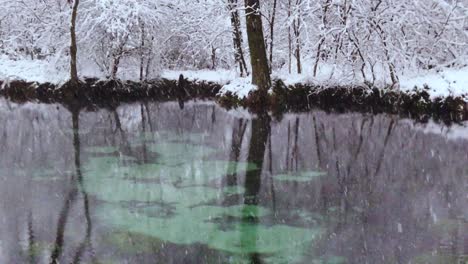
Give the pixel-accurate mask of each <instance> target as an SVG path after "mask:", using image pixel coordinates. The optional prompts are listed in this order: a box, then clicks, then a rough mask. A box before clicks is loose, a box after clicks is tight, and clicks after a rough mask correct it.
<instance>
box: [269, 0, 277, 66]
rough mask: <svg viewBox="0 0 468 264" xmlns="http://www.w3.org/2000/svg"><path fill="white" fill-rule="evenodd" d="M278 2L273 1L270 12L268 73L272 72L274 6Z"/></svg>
mask: <svg viewBox="0 0 468 264" xmlns="http://www.w3.org/2000/svg"><path fill="white" fill-rule="evenodd" d="M277 4H278V2H277V0H274V1H273V10H272V12H271V20H270V59H269V61H270V73H271V72H272V71H273V47H274V42H275V20H276V6H277Z"/></svg>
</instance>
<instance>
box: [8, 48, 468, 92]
mask: <svg viewBox="0 0 468 264" xmlns="http://www.w3.org/2000/svg"><path fill="white" fill-rule="evenodd" d="M86 68H89V67H86ZM304 72H305V73H304V74H294V73H293V74H289V73H288V72H287V71H285V70H280V71H278V72H274V73H273V76H272V77H273V78H277V79H281V80H283V81H284V82H285V83H286V84H294V83H309V84H310V83H312V84H315V85H322V86H324V87H333V86H339V85H359V84H360V83H359V82H361V80H358V79H356V76H355V75H354V74H353V73H346V72H347V71H345V70H344V69H341V70H340V69H338V68H337V67H336V66H327V65H323V66H322V67H321V68H320V71H319V72H318V74H317V77H316V78H314V77H312V74H311V73H310V72H311V69H309V68H308V67H304ZM81 73H82V74H86V75H87V76H93V74H92V73H91V72H86V73H84V72H81ZM180 74H183V75H184V77H185V78H188V79H189V80H194V81H195V80H198V81H209V82H216V83H219V84H221V85H224V86H223V88H222V90H221V93H226V92H231V93H233V94H235V95H237V96H239V97H240V98H243V97H245V96H247V95H248V94H249V92H250V91H252V90H254V89H256V86H255V85H252V83H251V81H250V77H247V78H240V77H238V74H237V72H236V71H235V70H216V71H214V70H196V71H193V70H192V71H176V70H165V71H163V72H162V74H161V77H163V78H167V79H172V80H177V79H178V78H179V76H180ZM94 75H95V76H97V77H98V75H101V74H97V73H96V74H94ZM67 78H68V72H67V71H64V70H63V68H61V69H59V67H54V66H53V63H50V62H49V61H43V60H11V59H9V58H8V57H7V56H5V55H3V56H2V55H0V80H14V79H21V80H26V81H35V82H51V83H56V84H59V83H63V82H64V81H65V80H66V79H67ZM424 86H427V87H429V90H428V92H429V94H430V95H431V98H433V99H434V98H436V97H447V96H450V95H451V96H462V95H468V66H465V67H463V68H460V69H443V70H440V69H439V70H431V71H421V72H417V73H412V74H405V75H404V76H400V89H401V90H402V91H407V92H411V91H412V90H413V89H414V87H417V88H419V89H422V88H424Z"/></svg>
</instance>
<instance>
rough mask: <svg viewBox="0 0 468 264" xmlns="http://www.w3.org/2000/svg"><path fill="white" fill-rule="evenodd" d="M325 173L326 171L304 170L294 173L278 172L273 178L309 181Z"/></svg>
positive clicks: (284, 180)
mask: <svg viewBox="0 0 468 264" xmlns="http://www.w3.org/2000/svg"><path fill="white" fill-rule="evenodd" d="M326 175H327V173H325V172H321V171H304V172H298V173H294V174H278V175H275V176H274V177H273V178H274V179H275V180H277V181H283V182H309V181H312V180H314V179H317V178H319V177H322V176H326Z"/></svg>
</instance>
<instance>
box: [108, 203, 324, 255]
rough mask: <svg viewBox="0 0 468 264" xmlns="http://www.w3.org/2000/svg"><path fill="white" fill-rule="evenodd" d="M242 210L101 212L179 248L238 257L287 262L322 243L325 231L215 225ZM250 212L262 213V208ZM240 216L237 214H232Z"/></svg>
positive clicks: (114, 222)
mask: <svg viewBox="0 0 468 264" xmlns="http://www.w3.org/2000/svg"><path fill="white" fill-rule="evenodd" d="M241 207H243V206H238V207H227V208H223V207H218V206H198V207H194V208H180V209H177V210H176V213H175V214H174V216H173V217H170V218H158V217H151V216H148V215H145V214H140V213H132V212H130V211H129V210H127V209H125V208H122V207H119V206H115V205H106V206H105V208H103V210H100V213H101V214H100V217H101V218H102V219H103V220H105V221H106V222H108V223H111V224H112V225H114V226H115V227H117V228H120V229H124V230H128V231H129V232H132V233H137V234H140V235H144V236H153V237H156V238H158V239H160V240H163V241H167V242H170V243H174V244H179V245H190V244H194V243H201V244H205V245H207V246H208V247H210V248H213V249H216V250H221V251H226V252H230V253H235V254H250V253H259V254H268V255H272V257H273V256H276V255H277V257H279V256H282V255H283V257H282V259H285V258H286V255H290V256H301V255H303V253H304V250H306V249H307V248H310V246H311V243H312V241H314V240H315V239H318V237H319V236H320V234H321V233H322V232H323V231H322V230H321V229H319V228H317V229H305V228H297V227H291V226H286V225H275V226H263V225H261V224H249V223H239V224H236V225H234V226H233V228H231V229H228V230H222V229H220V227H219V225H217V224H216V223H214V222H212V221H211V220H213V219H215V218H219V217H222V216H224V215H226V214H232V215H235V216H242V215H241V214H240V213H237V212H236V211H241V212H242V214H244V212H245V211H242V209H241ZM249 210H250V211H258V212H261V211H263V210H259V209H258V208H253V207H252V208H249ZM232 212H236V213H232Z"/></svg>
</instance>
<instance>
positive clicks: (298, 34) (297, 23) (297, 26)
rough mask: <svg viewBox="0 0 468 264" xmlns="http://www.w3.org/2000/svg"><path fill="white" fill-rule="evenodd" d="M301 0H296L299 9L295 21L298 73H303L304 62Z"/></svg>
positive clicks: (295, 52)
mask: <svg viewBox="0 0 468 264" xmlns="http://www.w3.org/2000/svg"><path fill="white" fill-rule="evenodd" d="M301 4H302V1H301V0H296V9H297V12H298V14H297V18H295V19H294V21H293V29H294V37H295V39H296V47H295V50H294V56H295V57H296V62H297V64H296V66H297V73H298V74H301V73H302V63H301V7H300V5H301Z"/></svg>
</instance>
